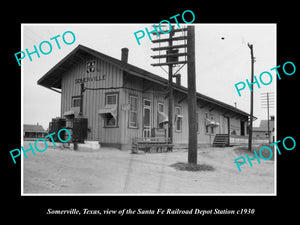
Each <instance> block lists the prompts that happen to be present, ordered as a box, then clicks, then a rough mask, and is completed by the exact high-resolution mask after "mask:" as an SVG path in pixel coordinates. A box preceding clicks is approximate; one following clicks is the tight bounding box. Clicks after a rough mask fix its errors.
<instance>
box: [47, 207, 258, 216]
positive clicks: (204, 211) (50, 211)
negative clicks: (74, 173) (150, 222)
mask: <svg viewBox="0 0 300 225" xmlns="http://www.w3.org/2000/svg"><path fill="white" fill-rule="evenodd" d="M57 214H58V215H119V216H123V215H201V216H205V215H254V214H255V209H253V208H241V209H237V210H235V209H227V208H225V209H219V208H214V209H198V208H192V209H178V208H177V209H170V208H167V209H162V208H157V209H142V208H138V209H131V208H129V209H126V208H124V209H119V210H114V209H105V210H99V209H88V208H83V209H81V210H79V209H76V208H72V209H69V210H59V209H52V208H48V210H47V215H57Z"/></svg>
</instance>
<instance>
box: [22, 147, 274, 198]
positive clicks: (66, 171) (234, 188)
mask: <svg viewBox="0 0 300 225" xmlns="http://www.w3.org/2000/svg"><path fill="white" fill-rule="evenodd" d="M25 146H28V142H25V143H24V147H25ZM235 148H236V147H235ZM25 149H26V147H25ZM40 149H43V148H42V147H41V148H40ZM27 154H28V158H27V159H25V158H24V157H23V193H24V194H224V195H226V194H239V195H244V194H245V195H247V194H267V195H272V194H274V192H275V189H274V182H275V178H274V161H273V160H267V161H266V160H261V163H260V164H258V162H257V160H252V163H253V167H250V166H249V164H248V163H247V164H244V165H242V166H241V170H242V171H241V172H239V171H238V169H237V166H236V164H235V161H234V160H235V159H236V158H237V157H239V156H245V153H244V152H238V151H234V147H227V148H204V149H199V151H198V164H200V165H202V164H203V165H205V166H206V167H209V168H212V169H210V170H203V171H182V170H177V169H176V168H174V164H176V163H185V162H187V150H186V149H183V150H175V151H173V152H163V153H154V152H153V153H146V154H131V152H130V151H120V150H118V149H114V148H101V149H100V150H97V151H74V150H69V149H60V148H54V147H48V149H47V150H46V151H45V152H36V155H32V153H31V152H28V153H27ZM172 165H173V166H172Z"/></svg>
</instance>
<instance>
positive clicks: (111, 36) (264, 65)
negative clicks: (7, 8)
mask: <svg viewBox="0 0 300 225" xmlns="http://www.w3.org/2000/svg"><path fill="white" fill-rule="evenodd" d="M182 25H184V24H182ZM194 25H195V42H196V49H195V50H196V82H197V84H196V87H197V91H198V92H200V93H202V94H205V95H207V96H209V97H212V98H215V99H217V100H220V101H223V102H225V103H227V104H230V105H233V106H234V104H235V103H236V104H237V107H238V108H240V109H241V110H243V111H246V112H248V113H249V112H250V91H249V89H244V90H243V91H241V94H242V96H241V97H239V95H238V93H237V91H236V89H235V87H234V84H236V83H238V82H240V81H244V82H245V80H246V79H249V80H250V68H251V61H250V49H249V47H248V45H247V43H251V44H253V46H254V47H253V49H254V56H255V58H256V62H255V64H254V75H256V76H258V77H259V75H260V73H261V72H263V71H268V72H271V74H272V75H273V78H274V79H273V82H272V83H271V84H270V85H268V86H264V85H261V88H260V89H258V88H257V87H255V92H254V116H256V117H257V118H258V120H257V121H255V122H254V126H258V125H259V121H260V120H261V119H267V111H266V109H263V108H262V107H261V93H266V92H275V93H276V89H275V87H276V79H275V77H276V75H275V72H274V71H270V69H271V68H273V67H275V66H277V64H276V24H194ZM151 26H152V24H127V25H124V24H22V37H21V46H22V47H21V48H22V49H21V50H22V51H25V49H26V48H28V50H29V52H31V51H33V50H34V47H33V46H34V45H36V46H37V47H38V46H39V44H40V43H41V42H42V41H50V38H52V37H54V36H57V35H60V36H62V34H63V33H64V32H66V31H72V32H73V33H74V34H75V37H76V40H75V42H74V43H73V44H71V45H66V44H64V43H63V41H62V40H61V37H60V39H59V41H60V45H61V49H58V48H57V46H56V44H55V41H54V40H52V41H50V42H51V43H52V44H53V45H52V47H53V49H52V52H51V53H50V54H48V55H43V54H40V58H38V57H37V56H36V54H33V55H32V61H30V60H29V59H28V57H26V58H25V59H24V60H22V68H21V71H22V84H23V85H22V100H23V101H22V109H23V112H22V116H23V117H22V121H23V123H25V124H36V123H39V124H41V125H42V126H43V127H44V129H47V128H48V125H49V122H50V121H51V119H52V118H54V117H57V116H60V94H59V93H57V92H54V91H51V90H49V89H47V88H44V87H42V86H39V85H37V81H38V79H39V78H41V77H42V76H43V75H44V74H45V73H46V72H47V71H49V70H50V69H51V68H52V67H53V66H55V65H56V64H57V63H58V62H59V61H60V60H61V59H62V58H63V57H65V56H66V55H67V54H68V53H69V52H71V51H72V50H73V49H74V48H76V47H77V45H79V44H81V45H84V46H86V47H89V48H92V49H94V50H96V51H99V52H102V53H104V54H107V55H109V56H111V57H115V58H117V59H120V57H121V48H123V47H127V48H128V49H129V58H128V62H129V63H130V64H133V65H135V66H138V67H140V68H143V69H145V70H147V71H150V72H152V73H155V74H157V75H159V76H162V77H165V78H167V74H166V72H165V71H164V70H163V69H161V68H160V67H153V66H151V65H150V64H151V63H156V62H158V61H157V60H154V59H152V58H151V57H150V56H151V55H154V54H156V52H153V51H152V50H151V47H157V45H155V46H154V44H152V43H151V41H150V40H149V39H148V37H147V35H145V37H144V38H143V39H141V40H140V41H141V44H140V45H138V43H137V41H136V39H135V37H134V32H136V31H138V30H145V27H147V28H148V29H151ZM174 26H175V27H176V24H174ZM46 47H47V46H46V45H45V49H46ZM45 51H46V50H45ZM16 65H17V61H16ZM186 70H187V67H186V66H184V67H183V68H182V69H181V71H180V73H181V77H182V83H183V85H184V86H186V80H187V79H186ZM263 80H265V82H267V81H268V78H267V77H266V78H265V79H263ZM270 114H271V115H275V108H274V109H271V111H270Z"/></svg>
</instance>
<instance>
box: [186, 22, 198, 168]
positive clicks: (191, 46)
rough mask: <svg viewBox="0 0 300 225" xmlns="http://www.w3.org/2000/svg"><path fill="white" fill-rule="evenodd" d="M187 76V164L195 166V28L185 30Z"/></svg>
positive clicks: (190, 27) (189, 27)
mask: <svg viewBox="0 0 300 225" xmlns="http://www.w3.org/2000/svg"><path fill="white" fill-rule="evenodd" d="M187 60H188V63H187V72H188V74H187V76H188V115H189V118H188V122H189V145H188V163H191V164H197V124H196V107H197V100H196V68H195V27H194V26H188V30H187Z"/></svg>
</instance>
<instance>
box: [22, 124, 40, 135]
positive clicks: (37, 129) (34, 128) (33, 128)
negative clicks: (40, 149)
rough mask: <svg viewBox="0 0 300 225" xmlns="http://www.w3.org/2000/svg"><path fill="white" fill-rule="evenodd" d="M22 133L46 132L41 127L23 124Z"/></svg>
mask: <svg viewBox="0 0 300 225" xmlns="http://www.w3.org/2000/svg"><path fill="white" fill-rule="evenodd" d="M23 130H24V132H40V133H43V132H46V131H45V130H44V128H43V127H42V126H41V125H33V124H24V125H23Z"/></svg>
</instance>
